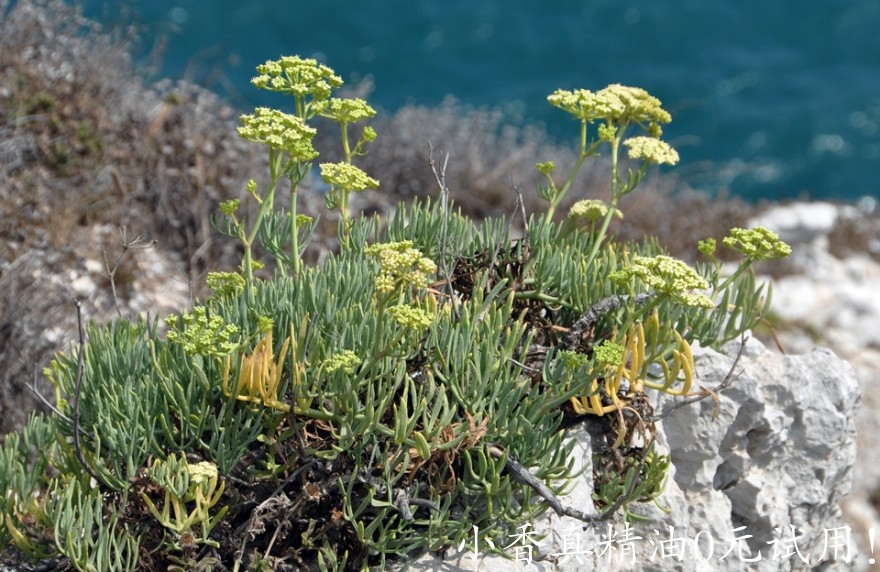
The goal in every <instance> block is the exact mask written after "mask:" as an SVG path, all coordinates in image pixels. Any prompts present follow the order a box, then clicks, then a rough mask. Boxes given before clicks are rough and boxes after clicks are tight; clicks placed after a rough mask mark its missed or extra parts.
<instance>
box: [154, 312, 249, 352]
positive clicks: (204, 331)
mask: <svg viewBox="0 0 880 572" xmlns="http://www.w3.org/2000/svg"><path fill="white" fill-rule="evenodd" d="M181 320H182V321H183V330H182V331H178V330H176V329H171V330H169V332H168V334H167V338H168V341H169V342H171V343H180V344H183V350H184V351H185V352H186V353H188V354H190V355H192V354H198V355H202V356H211V355H214V356H224V355H227V354H228V353H229V352H231V351H232V350H234V349H235V347H236V345H237V344H236V343H234V342H233V341H232V337H233V336H234V335H235V334H237V333H238V326H236V325H235V324H227V323H225V322H224V321H223V318H222V317H220V316H217V315H213V316H209V315H208V309H207V308H205V307H204V306H196V307H195V308H193V311H192V314H190V313H188V312H184V313H183V316H182V318H181ZM165 323H166V324H167V325H168V327H169V328H176V327H177V326H178V324H179V320H178V317H177V316H176V315H171V316H168V317H167V318H165Z"/></svg>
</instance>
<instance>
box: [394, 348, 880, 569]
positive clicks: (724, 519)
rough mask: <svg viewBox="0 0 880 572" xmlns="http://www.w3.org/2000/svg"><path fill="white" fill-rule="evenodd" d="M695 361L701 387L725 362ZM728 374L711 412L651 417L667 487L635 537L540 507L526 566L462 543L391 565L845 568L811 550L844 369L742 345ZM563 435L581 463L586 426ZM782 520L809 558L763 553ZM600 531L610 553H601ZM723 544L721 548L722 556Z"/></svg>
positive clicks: (836, 484) (822, 516)
mask: <svg viewBox="0 0 880 572" xmlns="http://www.w3.org/2000/svg"><path fill="white" fill-rule="evenodd" d="M737 349H738V347H737V345H735V344H734V345H732V346H731V347H730V348H729V350H730V352H731V353H735V352H736V351H737ZM696 356H697V357H696V360H697V370H698V373H699V380H698V385H700V386H704V387H709V388H711V387H714V386H716V385H718V384H719V383H720V382H721V381H722V380H723V379H724V378H725V377H726V376H727V375H728V373H729V372H730V370H731V367H732V364H733V357H731V356H729V355H722V354H719V353H717V352H714V351H712V350H705V349H699V348H697V350H696ZM737 371H738V372H740V373H739V375H738V376H737V378H736V380H735V381H734V383H733V384H732V386H731V387H730V388H729V389H728V390H726V391H724V392H721V393H719V394H718V399H719V406H718V408H717V410H716V405H715V403H714V401H713V400H712V399H704V400H703V401H701V402H699V403H697V404H694V405H690V406H688V407H685V408H682V409H679V410H677V411H674V412H673V413H671V414H670V415H669V416H668V417H667V418H665V419H663V420H662V421H661V422H660V423H659V424H658V430H659V432H658V441H659V443H660V446H661V447H663V448H666V450H668V451H670V452H671V455H672V463H673V466H672V468H671V470H670V478H669V483H668V485H667V490H666V492H665V493H664V495H663V496H662V497H661V499H660V504H662V505H664V506H665V507H668V508H669V509H670V511H669V513H668V514H667V513H664V512H663V511H661V510H659V509H658V508H657V507H655V506H653V505H646V506H643V507H641V509H640V511H639V512H640V514H644V515H645V516H649V517H651V518H652V519H654V521H653V522H650V523H647V524H645V523H636V524H634V525H633V526H632V529H631V531H630V535H631V536H632V537H639V538H638V539H636V538H632V542H631V544H630V545H627V543H623V542H620V540H621V538H622V537H623V535H624V523H623V522H622V521H621V520H620V519H619V518H615V519H613V520H611V521H610V522H607V523H603V524H600V525H598V526H596V527H586V528H584V526H583V523H580V522H579V521H575V520H572V519H570V518H567V517H566V518H559V517H558V516H557V515H555V514H551V515H549V516H547V517H545V518H544V519H543V520H542V521H540V522H534V523H530V524H532V525H533V528H534V530H537V531H543V532H545V533H547V536H546V538H545V539H544V540H543V541H542V542H541V543H540V544H541V545H542V548H540V549H538V548H535V554H536V555H537V554H539V553H540V554H542V555H544V559H543V560H539V561H533V562H532V563H531V564H527V563H525V562H518V561H515V560H511V559H505V558H503V557H500V556H485V555H482V554H481V555H478V556H479V557H475V556H476V555H474V554H472V553H470V552H467V550H465V551H462V552H460V553H459V552H457V551H456V550H455V548H451V549H449V550H448V551H447V553H446V555H445V556H446V558H445V559H444V558H442V557H437V556H435V555H431V554H427V555H423V556H422V557H421V558H419V559H417V560H416V561H414V562H409V563H406V564H405V565H402V566H401V565H398V568H397V569H400V570H403V569H406V570H414V571H437V570H445V571H456V570H469V571H480V572H484V571H495V570H498V571H501V570H505V571H506V570H511V571H515V570H523V571H525V570H529V571H547V572H549V571H560V572H575V571H584V572H589V571H593V570H596V571H598V570H656V571H666V570H676V571H683V572H691V571H693V572H697V571H734V570H758V571H767V572H770V571H777V570H803V569H811V568H813V567H814V566H817V565H820V564H821V566H823V569H824V570H843V569H850V564H848V563H846V562H845V561H844V559H845V553H844V551H843V550H842V549H841V550H838V554H837V556H838V559H837V560H836V561H835V560H833V559H830V558H829V554H830V553H831V551H830V550H828V551H826V552H827V553H826V555H825V557H824V558H823V557H822V551H823V548H824V547H825V546H824V543H825V542H826V531H834V530H835V529H839V527H842V526H843V524H842V523H841V519H840V508H839V506H838V504H839V502H840V501H841V499H842V498H843V496H844V495H845V494H846V493H847V492H848V491H849V490H850V487H851V483H852V474H851V468H852V466H853V463H854V462H855V456H856V455H855V452H856V443H855V425H854V417H855V410H856V407H857V404H858V402H859V399H860V392H859V385H858V382H857V381H856V379H855V375H854V373H853V369H852V367H851V366H850V365H849V364H848V363H846V362H845V361H843V360H841V359H839V358H838V357H836V356H835V355H834V354H833V353H831V352H830V351H828V350H817V351H815V352H812V353H809V354H806V355H802V356H781V355H779V354H776V353H774V352H771V351H768V350H767V349H766V348H765V347H764V346H763V345H762V344H761V343H760V342H757V341H754V340H752V341H750V342H748V344H747V346H746V349H745V351H744V355H743V357H742V358H741V360H740V363H739V365H738V368H737ZM657 401H658V402H659V404H660V406H659V408H658V411H662V410H663V408H664V407H668V406H670V405H671V404H673V403H674V400H672V399H671V398H668V397H667V396H663V398H662V399H661V398H658V399H657ZM715 414H717V417H715V419H713V415H715ZM571 438H572V439H575V440H576V442H577V448H576V451H575V458H574V459H573V460H574V462H575V465H576V466H582V465H583V463H588V462H589V459H590V457H591V454H590V445H589V436H588V433H587V432H586V431H585V430H583V429H581V430H579V431H576V432H573V433H572V435H571ZM586 474H587V476H588V478H585V479H584V480H583V482H581V483H580V484H579V485H578V486H577V487H576V488H575V490H574V491H572V493H571V494H570V495H569V496H568V497H566V498H564V499H562V500H563V502H564V503H565V504H568V505H571V506H575V507H577V508H579V509H581V510H585V511H587V512H594V510H593V507H592V501H591V496H590V494H591V491H592V480H591V478H589V474H590V473H589V471H588V472H587V473H586ZM609 526H610V527H611V528H610V529H609V528H608V527H609ZM743 526H745V527H746V528H745V529H739V527H743ZM792 526H793V527H795V530H796V531H797V535H798V536H797V546H798V548H799V550H800V552H801V554H802V555H803V556H804V558H805V559H806V560H807V561H808V562H809V565H808V564H805V563H804V562H802V561H801V560H800V559H799V556H798V555H797V554H796V553H795V554H793V555H792V556H791V557H790V558H787V559H786V558H782V557H780V556H779V555H778V554H777V555H776V558H775V559H774V550H775V549H777V548H778V549H780V550H781V549H782V548H784V547H786V542H788V541H790V539H792V538H793V537H792V535H791V527H792ZM670 527H672V528H670ZM609 530H610V532H611V534H612V536H611V538H612V542H611V543H610V544H609V545H610V546H611V547H612V549H611V550H609V551H607V552H606V553H604V554H600V552H601V549H602V546H603V545H602V544H601V542H602V540H604V539H606V538H607V537H608V533H609ZM840 530H841V534H843V529H840ZM670 535H672V536H670ZM747 535H751V538H749V539H745V540H743V541H742V542H741V543H732V540H733V539H734V538H735V537H736V536H747ZM575 536H576V537H577V538H579V541H578V543H579V548H580V550H581V551H583V552H585V551H588V550H591V551H592V552H591V553H582V554H579V555H577V556H575V555H574V554H571V553H572V552H574V546H575V541H574V538H575ZM670 538H684V539H686V540H685V541H683V542H682V543H681V545H682V546H684V547H685V552H684V554H683V557H682V559H681V560H679V559H678V558H675V557H674V555H675V554H674V551H672V549H673V548H674V547H675V546H677V544H675V543H674V542H670ZM695 538H697V539H698V541H699V542H698V543H697V544H695V543H694V539H695ZM710 539H711V540H710ZM774 541H776V542H774ZM566 543H567V545H568V547H567V548H566ZM710 543H711V545H710ZM768 543H769V544H768ZM792 546H793V545H792V544H791V543H790V542H789V543H788V544H787V547H789V548H790V547H792ZM695 547H696V548H697V550H695ZM731 547H733V550H732V551H731V552H730V554H729V555H728V556H727V557H726V558H724V559H721V556H722V555H724V554H725V553H726V552H727V551H728V550H729V549H730V548H731ZM850 548H851V550H852V551H853V552H852V553H851V554H850V556H851V557H852V559H853V560H854V561H856V560H858V562H860V563H861V560H865V562H864V564H866V558H867V557H866V556H864V557H863V556H856V554H855V550H856V548H855V542H854V540H852V539H851V542H850ZM629 550H632V551H631V552H630V551H629ZM512 551H513V548H511V549H510V552H509V554H510V555H511V556H513V552H512ZM759 551H760V555H761V556H760V560H755V561H754V562H746V561H745V559H748V558H754V559H756V558H758V552H759ZM565 552H568V553H569V554H567V555H566V554H564V553H565ZM553 554H556V556H555V557H554V556H553ZM706 556H709V558H705V557H706ZM859 559H861V560H859ZM820 560H821V561H822V562H820Z"/></svg>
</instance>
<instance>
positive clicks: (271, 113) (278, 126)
mask: <svg viewBox="0 0 880 572" xmlns="http://www.w3.org/2000/svg"><path fill="white" fill-rule="evenodd" d="M241 123H242V126H241V127H239V128H238V134H239V135H241V137H242V138H244V139H247V140H248V141H253V142H254V143H262V144H264V145H267V146H269V147H271V148H272V149H277V150H279V151H287V152H288V153H290V158H291V159H296V160H299V161H311V160H312V159H314V158H315V157H317V156H318V152H317V151H315V148H314V147H312V137H314V136H315V133H317V131H316V130H315V129H314V128H312V127H309V126H308V125H306V123H305V121H303V119H301V118H299V117H297V116H296V115H290V114H289V113H284V112H282V111H278V110H277V109H270V108H268V107H258V108H256V109H255V110H254V114H253V115H242V116H241Z"/></svg>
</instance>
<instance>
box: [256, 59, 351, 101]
mask: <svg viewBox="0 0 880 572" xmlns="http://www.w3.org/2000/svg"><path fill="white" fill-rule="evenodd" d="M257 73H258V74H260V75H258V76H257V77H255V78H253V79H252V80H251V83H252V84H254V85H255V86H256V87H258V88H260V89H265V90H268V91H278V92H281V93H290V94H292V95H295V96H299V97H305V96H307V95H311V96H312V98H314V99H315V100H316V101H321V100H324V99H327V98H328V97H330V92H331V91H332V90H333V89H334V88H337V87H341V86H342V78H340V77H338V76H337V75H336V74H335V73H334V72H333V70H332V69H331V68H329V67H327V66H325V65H323V64H319V63H318V61H317V60H314V59H309V58H300V57H299V56H285V57H283V58H281V59H280V60H274V61H272V60H270V61H267V62H266V63H265V64H262V65H259V66H257Z"/></svg>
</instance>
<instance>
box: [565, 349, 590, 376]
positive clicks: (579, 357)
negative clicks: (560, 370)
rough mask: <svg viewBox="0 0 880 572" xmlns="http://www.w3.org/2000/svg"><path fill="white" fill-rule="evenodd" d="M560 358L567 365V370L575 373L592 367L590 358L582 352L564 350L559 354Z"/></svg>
mask: <svg viewBox="0 0 880 572" xmlns="http://www.w3.org/2000/svg"><path fill="white" fill-rule="evenodd" d="M558 358H559V359H560V360H562V363H563V364H564V365H565V369H567V370H568V371H570V372H574V371H576V370H578V369H580V368H585V367H589V366H590V358H588V357H587V355H586V354H582V353H580V352H573V351H569V350H562V351H561V352H559V354H558Z"/></svg>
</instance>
